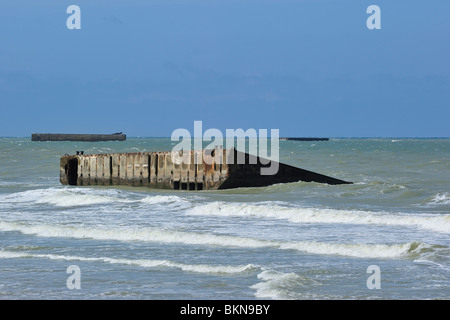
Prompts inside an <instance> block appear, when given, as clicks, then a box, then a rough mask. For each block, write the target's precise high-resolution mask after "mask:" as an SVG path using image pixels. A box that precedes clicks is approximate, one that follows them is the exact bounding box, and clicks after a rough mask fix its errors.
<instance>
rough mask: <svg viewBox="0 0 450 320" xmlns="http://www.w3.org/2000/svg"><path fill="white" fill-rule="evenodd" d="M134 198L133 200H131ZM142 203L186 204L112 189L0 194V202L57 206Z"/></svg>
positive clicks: (68, 189) (71, 189) (66, 189)
mask: <svg viewBox="0 0 450 320" xmlns="http://www.w3.org/2000/svg"><path fill="white" fill-rule="evenodd" d="M133 199H135V200H133ZM133 202H138V203H144V204H167V203H175V204H188V203H189V202H188V201H186V200H184V199H182V198H180V197H178V196H166V195H148V196H145V197H143V198H142V196H141V195H140V194H137V193H129V192H127V193H124V194H122V193H121V192H120V191H119V190H114V189H108V190H105V189H90V188H47V189H34V190H27V191H22V192H17V193H13V194H7V195H2V196H0V204H1V203H3V204H5V203H10V204H17V203H22V204H27V203H28V204H49V205H53V206H57V207H75V206H88V205H95V204H113V203H133Z"/></svg>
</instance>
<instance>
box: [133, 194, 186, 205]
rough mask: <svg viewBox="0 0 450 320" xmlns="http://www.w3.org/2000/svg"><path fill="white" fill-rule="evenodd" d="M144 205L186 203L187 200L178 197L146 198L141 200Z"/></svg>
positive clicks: (157, 196) (156, 196)
mask: <svg viewBox="0 0 450 320" xmlns="http://www.w3.org/2000/svg"><path fill="white" fill-rule="evenodd" d="M140 201H141V202H143V203H147V204H158V203H178V204H179V203H186V200H184V199H182V198H180V197H177V196H161V195H155V196H146V197H145V198H143V199H141V200H140Z"/></svg>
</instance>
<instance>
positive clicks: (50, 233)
mask: <svg viewBox="0 0 450 320" xmlns="http://www.w3.org/2000/svg"><path fill="white" fill-rule="evenodd" d="M0 231H19V232H21V233H24V234H31V235H36V236H40V237H60V238H62V237H69V238H78V239H85V238H88V239H96V240H114V241H142V242H157V243H165V244H173V243H176V244H185V245H204V246H222V247H240V248H275V249H281V250H296V251H300V252H306V253H311V254H320V255H341V256H351V257H360V258H396V257H401V256H403V255H407V254H408V253H410V252H411V250H413V249H414V248H416V247H417V246H418V245H419V244H418V243H417V242H409V243H404V244H345V243H344V244H342V243H332V242H316V241H300V242H288V241H271V240H261V239H254V238H245V237H238V236H225V235H215V234H208V233H198V232H182V231H173V230H163V229H143V228H141V229H130V228H109V229H98V228H84V227H68V226H67V227H65V226H54V225H34V224H18V223H13V222H4V221H3V222H2V221H0Z"/></svg>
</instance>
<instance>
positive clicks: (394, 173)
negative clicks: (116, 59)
mask: <svg viewBox="0 0 450 320" xmlns="http://www.w3.org/2000/svg"><path fill="white" fill-rule="evenodd" d="M172 147H173V143H172V142H171V141H170V139H163V138H129V139H128V140H127V141H126V142H95V143H82V142H32V141H30V138H0V299H155V300H156V299H164V300H178V299H193V300H196V299H208V300H211V299H245V300H253V299H269V300H270V299H283V300H291V299H293V300H302V299H449V298H450V139H398V138H395V139H393V138H389V139H388V138H383V139H331V140H330V141H323V142H319V141H317V142H314V141H310V142H301V141H280V160H281V161H282V162H284V163H288V164H291V165H295V166H298V167H300V168H303V169H307V170H312V171H315V172H318V173H322V174H326V175H330V176H332V177H336V178H339V179H344V180H348V181H352V182H354V184H351V185H338V186H330V185H323V184H318V183H305V182H296V183H289V184H278V185H273V186H269V187H263V188H239V189H233V190H221V191H197V192H193V191H174V190H152V189H147V188H132V187H74V186H62V185H60V183H59V157H60V156H61V155H64V154H66V153H69V154H74V153H75V151H77V150H83V151H84V152H85V154H87V153H112V152H139V151H165V150H171V148H172ZM70 266H76V267H78V268H79V269H78V270H79V272H75V273H72V272H71V271H70V270H71V269H70V268H69V267H70ZM374 268H375V269H374ZM373 270H375V271H373ZM75 275H76V276H77V278H76V279H75V280H74V278H73V276H75ZM68 283H69V284H70V283H71V284H74V283H77V284H79V285H80V286H79V289H77V288H71V286H70V285H68Z"/></svg>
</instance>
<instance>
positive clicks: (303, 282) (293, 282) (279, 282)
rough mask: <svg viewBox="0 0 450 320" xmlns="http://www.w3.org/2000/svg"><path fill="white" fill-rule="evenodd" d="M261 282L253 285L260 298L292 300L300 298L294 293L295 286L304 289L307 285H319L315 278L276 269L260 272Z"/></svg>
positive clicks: (256, 294)
mask: <svg viewBox="0 0 450 320" xmlns="http://www.w3.org/2000/svg"><path fill="white" fill-rule="evenodd" d="M257 278H258V279H259V280H261V281H260V282H258V283H256V284H254V285H252V286H251V287H250V288H252V289H255V290H256V291H255V297H256V298H260V299H274V300H290V299H297V298H299V297H298V295H296V294H294V292H295V291H297V290H295V288H302V289H304V288H305V286H311V285H319V284H320V283H319V282H318V281H316V280H314V279H311V278H308V277H304V276H301V275H298V274H296V273H283V272H278V271H274V270H264V271H263V272H261V273H260V274H258V276H257Z"/></svg>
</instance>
